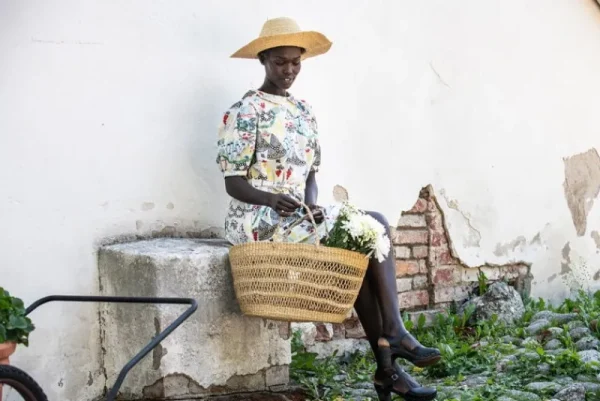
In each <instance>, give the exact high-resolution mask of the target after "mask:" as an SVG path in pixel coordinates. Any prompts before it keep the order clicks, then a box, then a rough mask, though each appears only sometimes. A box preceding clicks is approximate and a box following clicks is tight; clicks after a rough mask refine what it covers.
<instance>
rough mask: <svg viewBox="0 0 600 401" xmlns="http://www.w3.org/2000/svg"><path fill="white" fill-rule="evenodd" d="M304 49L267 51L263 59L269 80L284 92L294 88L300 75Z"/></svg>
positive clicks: (284, 48) (288, 48)
mask: <svg viewBox="0 0 600 401" xmlns="http://www.w3.org/2000/svg"><path fill="white" fill-rule="evenodd" d="M301 57H302V49H301V48H299V47H291V46H286V47H276V48H273V49H269V50H267V51H266V52H265V53H264V55H263V57H262V58H261V63H262V64H263V65H264V66H265V72H266V74H267V80H269V82H271V83H272V84H273V85H275V86H276V87H278V88H279V89H282V90H284V91H285V90H287V89H289V88H291V87H292V84H293V83H294V80H295V79H296V77H297V76H298V74H300V69H301Z"/></svg>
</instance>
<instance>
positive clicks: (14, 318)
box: [0, 287, 35, 346]
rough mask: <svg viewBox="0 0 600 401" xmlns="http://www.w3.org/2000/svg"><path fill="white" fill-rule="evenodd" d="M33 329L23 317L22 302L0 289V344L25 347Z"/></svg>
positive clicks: (29, 321)
mask: <svg viewBox="0 0 600 401" xmlns="http://www.w3.org/2000/svg"><path fill="white" fill-rule="evenodd" d="M34 329H35V327H34V325H33V323H31V320H30V319H29V318H28V317H27V316H25V306H24V305H23V301H22V300H21V299H19V298H16V297H13V296H11V295H10V293H9V292H8V291H6V290H5V289H4V288H2V287H0V343H4V342H15V343H17V344H23V345H25V346H27V345H29V333H31V332H32V331H33V330H34Z"/></svg>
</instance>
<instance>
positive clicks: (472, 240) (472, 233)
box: [440, 189, 481, 247]
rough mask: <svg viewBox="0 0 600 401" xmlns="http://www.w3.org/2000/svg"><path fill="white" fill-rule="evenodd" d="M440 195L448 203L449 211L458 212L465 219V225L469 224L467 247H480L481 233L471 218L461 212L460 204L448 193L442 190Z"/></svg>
mask: <svg viewBox="0 0 600 401" xmlns="http://www.w3.org/2000/svg"><path fill="white" fill-rule="evenodd" d="M440 195H441V196H442V197H443V198H444V200H445V201H446V205H447V206H448V208H449V209H452V210H456V211H457V212H458V213H460V215H461V216H462V217H463V218H464V220H465V223H466V224H467V227H468V228H469V234H468V235H467V237H466V238H467V241H466V243H465V245H467V246H473V247H478V246H479V245H480V244H481V233H480V232H479V230H478V229H476V228H475V227H474V226H473V224H472V223H471V216H470V215H469V214H468V213H465V212H463V211H462V210H460V208H459V205H458V202H457V201H456V200H454V199H450V198H448V196H447V195H446V191H445V190H444V189H441V190H440Z"/></svg>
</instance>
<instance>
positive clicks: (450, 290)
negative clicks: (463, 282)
mask: <svg viewBox="0 0 600 401" xmlns="http://www.w3.org/2000/svg"><path fill="white" fill-rule="evenodd" d="M468 297H469V292H468V287H465V286H455V287H439V288H436V289H435V291H434V293H433V298H434V301H435V303H436V304H437V303H440V302H452V301H464V300H465V299H467V298H468Z"/></svg>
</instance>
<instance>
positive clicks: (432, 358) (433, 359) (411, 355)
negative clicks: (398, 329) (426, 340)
mask: <svg viewBox="0 0 600 401" xmlns="http://www.w3.org/2000/svg"><path fill="white" fill-rule="evenodd" d="M406 336H411V339H412V340H413V341H414V342H416V343H418V341H417V340H416V339H415V338H414V337H412V335H411V334H410V333H409V332H408V331H407V332H406V333H404V334H402V335H400V336H398V337H396V338H386V340H387V341H388V342H389V343H390V348H391V350H392V358H393V360H396V358H404V359H406V360H407V361H409V362H410V363H412V364H413V365H415V366H418V367H420V368H424V367H426V366H431V365H434V364H436V363H437V362H438V361H439V360H440V359H442V354H441V353H440V351H439V350H438V349H437V348H429V347H424V346H422V345H417V346H416V347H414V348H413V349H408V348H406V347H405V346H404V345H403V344H402V340H404V338H405V337H406Z"/></svg>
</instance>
